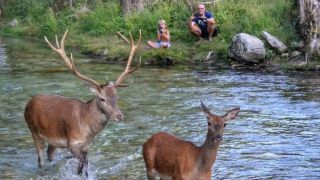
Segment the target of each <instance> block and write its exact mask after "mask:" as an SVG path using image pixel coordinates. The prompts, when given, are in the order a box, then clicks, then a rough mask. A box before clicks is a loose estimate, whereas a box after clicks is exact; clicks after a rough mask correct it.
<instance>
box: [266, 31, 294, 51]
mask: <svg viewBox="0 0 320 180" xmlns="http://www.w3.org/2000/svg"><path fill="white" fill-rule="evenodd" d="M262 37H263V38H264V39H265V40H266V41H267V42H268V44H269V45H270V46H271V47H272V48H273V49H275V50H276V51H277V52H278V53H284V52H286V51H287V50H288V47H287V46H286V45H285V44H284V43H283V42H281V41H280V40H279V39H277V38H276V37H274V36H272V35H271V34H270V33H268V32H266V31H262Z"/></svg>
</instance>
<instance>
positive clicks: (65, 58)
mask: <svg viewBox="0 0 320 180" xmlns="http://www.w3.org/2000/svg"><path fill="white" fill-rule="evenodd" d="M67 33H68V30H66V32H65V33H64V34H63V37H62V38H61V41H60V43H59V41H58V38H57V36H56V44H57V47H54V46H53V45H52V44H51V42H50V41H49V40H48V39H47V37H46V36H45V37H44V39H45V41H46V42H47V44H48V45H49V46H50V48H51V49H52V50H53V51H55V52H57V53H58V54H59V55H60V57H61V58H62V60H63V61H64V63H65V64H66V65H67V67H68V68H69V69H70V70H71V71H72V73H73V74H75V75H76V76H77V77H78V78H80V79H81V80H83V81H85V82H86V83H89V84H91V85H94V86H95V87H96V88H97V89H99V87H100V85H99V83H97V82H96V81H94V80H93V79H91V78H89V77H87V76H84V75H82V74H81V73H79V71H78V70H77V68H76V66H75V65H74V60H73V57H72V53H71V55H70V59H71V60H70V59H69V58H68V56H67V55H66V52H65V50H64V44H65V39H66V36H67Z"/></svg>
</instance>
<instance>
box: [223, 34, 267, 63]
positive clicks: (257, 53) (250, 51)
mask: <svg viewBox="0 0 320 180" xmlns="http://www.w3.org/2000/svg"><path fill="white" fill-rule="evenodd" d="M228 55H229V57H230V58H232V59H234V60H237V61H240V62H241V61H242V62H251V63H258V62H260V61H261V60H262V59H264V58H265V56H266V49H265V48H264V44H263V42H262V41H261V40H260V39H259V38H257V37H255V36H252V35H249V34H246V33H240V34H237V35H235V36H234V37H233V39H232V42H231V45H230V48H229V53H228Z"/></svg>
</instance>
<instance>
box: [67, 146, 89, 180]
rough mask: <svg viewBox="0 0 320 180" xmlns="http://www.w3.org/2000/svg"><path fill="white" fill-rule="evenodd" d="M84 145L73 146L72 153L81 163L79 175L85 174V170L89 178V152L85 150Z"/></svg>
mask: <svg viewBox="0 0 320 180" xmlns="http://www.w3.org/2000/svg"><path fill="white" fill-rule="evenodd" d="M82 147H83V145H82V144H79V143H77V144H73V145H71V147H70V150H71V153H72V154H73V156H74V157H76V158H77V159H78V160H79V161H80V162H79V165H78V174H81V173H82V172H83V169H84V168H85V175H86V176H88V172H87V167H88V159H87V150H84V149H83V148H82Z"/></svg>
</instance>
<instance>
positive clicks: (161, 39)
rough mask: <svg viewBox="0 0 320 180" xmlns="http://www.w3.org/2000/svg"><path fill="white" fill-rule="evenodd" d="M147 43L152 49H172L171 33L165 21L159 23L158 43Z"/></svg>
mask: <svg viewBox="0 0 320 180" xmlns="http://www.w3.org/2000/svg"><path fill="white" fill-rule="evenodd" d="M147 43H148V45H149V46H150V47H152V48H168V47H170V32H169V30H168V29H167V26H166V21H165V20H160V21H159V22H158V32H157V42H154V41H148V42H147Z"/></svg>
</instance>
